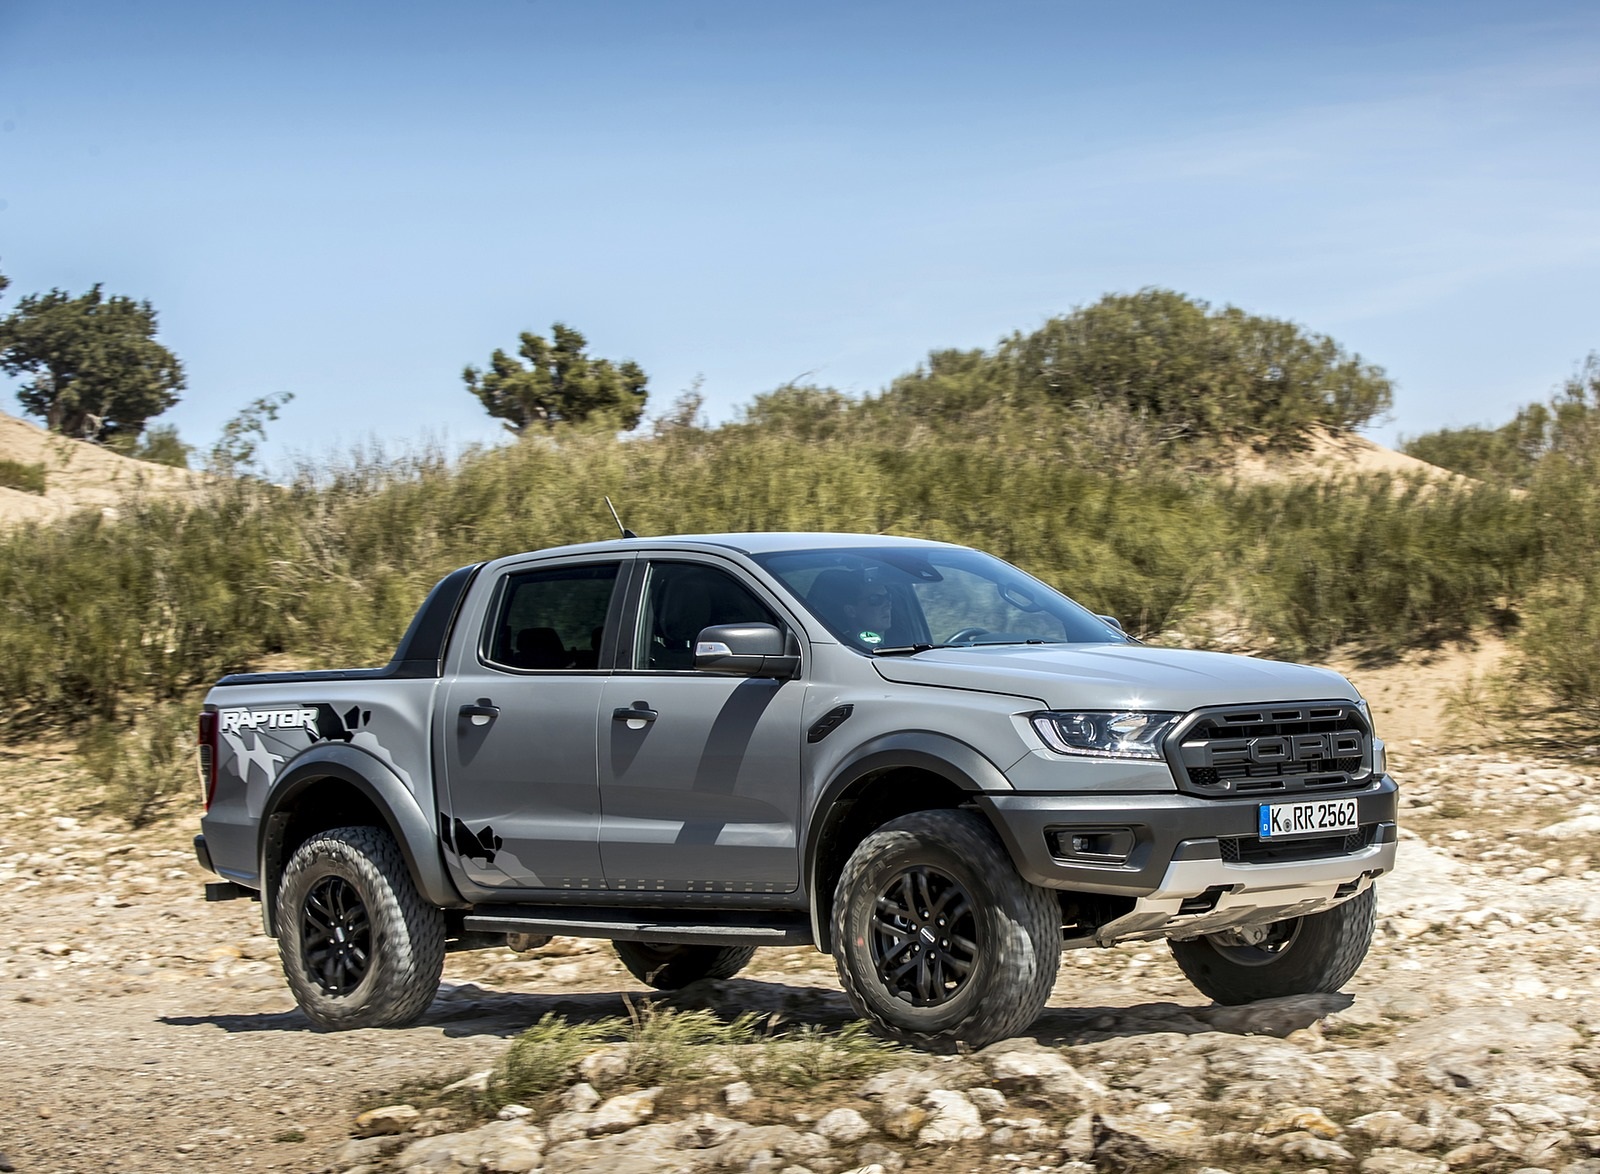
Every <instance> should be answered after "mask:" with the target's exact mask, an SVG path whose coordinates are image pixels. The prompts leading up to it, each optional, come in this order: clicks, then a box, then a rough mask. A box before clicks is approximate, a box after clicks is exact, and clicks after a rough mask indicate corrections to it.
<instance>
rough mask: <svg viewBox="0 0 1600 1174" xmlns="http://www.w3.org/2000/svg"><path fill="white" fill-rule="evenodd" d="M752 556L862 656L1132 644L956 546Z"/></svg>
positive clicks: (1026, 578)
mask: <svg viewBox="0 0 1600 1174" xmlns="http://www.w3.org/2000/svg"><path fill="white" fill-rule="evenodd" d="M755 558H756V561H757V562H759V563H760V564H761V565H762V566H763V567H765V568H766V569H767V570H768V571H769V572H771V573H772V574H773V575H775V576H776V577H777V578H778V579H779V580H781V581H782V582H783V584H784V586H786V587H787V588H788V589H789V590H790V592H792V593H793V594H794V596H795V597H796V598H797V599H799V600H801V601H802V602H803V603H804V604H805V605H806V607H807V608H808V609H809V610H810V611H811V613H812V614H813V615H815V616H816V617H817V619H819V620H821V621H822V622H823V624H825V625H826V626H827V628H828V630H829V631H830V632H832V633H833V634H834V635H835V636H837V637H838V638H839V639H840V640H841V641H842V642H843V643H845V644H848V645H851V646H852V647H854V648H858V649H860V650H861V651H863V652H873V653H883V652H887V651H900V650H910V649H915V648H917V647H918V646H923V647H928V646H939V645H969V644H1029V643H1044V644H1063V643H1073V644H1126V643H1131V642H1132V641H1131V639H1130V638H1129V637H1128V636H1126V635H1124V634H1123V633H1122V632H1120V631H1119V630H1118V629H1116V628H1115V627H1113V626H1112V625H1110V624H1108V623H1106V621H1104V620H1102V619H1101V618H1100V617H1099V616H1096V615H1095V614H1094V613H1092V612H1090V611H1088V610H1086V609H1085V608H1083V607H1080V606H1079V605H1078V604H1076V603H1074V602H1072V600H1070V599H1068V598H1067V597H1066V596H1065V595H1062V594H1061V593H1060V592H1058V591H1056V590H1055V589H1054V588H1052V587H1048V586H1046V585H1045V584H1044V583H1041V582H1040V581H1039V580H1037V579H1035V578H1033V576H1031V575H1026V574H1024V573H1023V572H1021V571H1019V570H1017V568H1016V567H1013V566H1012V565H1011V564H1010V563H1006V562H1002V561H1001V560H1000V559H997V558H995V557H994V556H993V555H989V554H983V553H981V552H979V551H976V550H967V549H965V548H963V547H959V546H952V547H904V546H901V547H893V546H890V547H854V548H852V549H848V550H797V551H785V552H782V553H778V554H762V555H757V556H755Z"/></svg>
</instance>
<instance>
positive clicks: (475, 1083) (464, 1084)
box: [440, 1068, 494, 1092]
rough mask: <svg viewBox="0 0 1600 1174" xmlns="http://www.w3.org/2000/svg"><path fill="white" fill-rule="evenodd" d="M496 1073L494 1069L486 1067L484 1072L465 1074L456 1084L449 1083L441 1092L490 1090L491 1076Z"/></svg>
mask: <svg viewBox="0 0 1600 1174" xmlns="http://www.w3.org/2000/svg"><path fill="white" fill-rule="evenodd" d="M492 1075H494V1069H492V1068H485V1069H484V1070H483V1071H482V1072H474V1073H473V1074H472V1075H471V1076H463V1077H462V1078H461V1079H460V1080H458V1081H456V1082H455V1083H454V1084H447V1085H445V1086H444V1088H443V1089H441V1090H440V1091H441V1092H488V1091H489V1077H491V1076H492Z"/></svg>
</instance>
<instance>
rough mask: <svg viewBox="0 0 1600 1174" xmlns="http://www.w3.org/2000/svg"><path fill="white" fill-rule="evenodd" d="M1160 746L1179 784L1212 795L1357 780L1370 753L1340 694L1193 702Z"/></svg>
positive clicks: (1366, 733) (1356, 715) (1362, 778)
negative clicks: (1262, 701)
mask: <svg viewBox="0 0 1600 1174" xmlns="http://www.w3.org/2000/svg"><path fill="white" fill-rule="evenodd" d="M1168 746H1169V750H1168V755H1169V757H1170V758H1171V759H1173V760H1174V761H1173V767H1174V770H1175V771H1176V772H1177V774H1178V780H1179V784H1180V785H1181V786H1182V787H1183V788H1184V790H1187V791H1190V792H1192V793H1194V794H1197V795H1206V796H1209V797H1215V798H1223V797H1235V796H1240V795H1271V794H1281V793H1284V792H1290V791H1319V790H1330V789H1333V788H1338V787H1349V786H1360V785H1363V784H1365V783H1366V782H1367V781H1368V780H1369V778H1370V769H1369V768H1368V766H1367V764H1368V763H1370V762H1371V761H1372V732H1371V731H1370V730H1369V729H1368V728H1367V725H1366V722H1365V720H1364V719H1363V718H1362V716H1361V711H1360V710H1358V709H1357V708H1356V707H1355V706H1354V705H1353V704H1350V703H1349V702H1342V701H1341V702H1319V703H1313V704H1293V703H1291V704H1286V705H1262V706H1243V707H1238V708H1232V709H1212V710H1201V711H1199V712H1198V713H1195V714H1191V715H1190V716H1189V717H1188V718H1187V719H1185V721H1184V722H1183V724H1181V725H1180V726H1179V727H1178V729H1177V730H1176V731H1175V732H1174V733H1173V735H1172V736H1171V738H1170V739H1169V741H1168Z"/></svg>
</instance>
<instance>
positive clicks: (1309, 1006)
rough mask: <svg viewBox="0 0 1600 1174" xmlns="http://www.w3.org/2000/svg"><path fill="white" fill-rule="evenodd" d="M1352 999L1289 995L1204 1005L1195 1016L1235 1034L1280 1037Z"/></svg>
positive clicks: (1344, 1006) (1331, 996)
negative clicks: (1230, 1004) (1235, 1004)
mask: <svg viewBox="0 0 1600 1174" xmlns="http://www.w3.org/2000/svg"><path fill="white" fill-rule="evenodd" d="M1354 1001H1355V1000H1354V999H1352V998H1351V997H1350V996H1349V995H1341V994H1311V995H1290V996H1288V997H1287V998H1282V999H1263V1000H1261V1001H1260V1002H1259V1003H1246V1004H1244V1005H1243V1006H1240V1007H1206V1008H1204V1009H1202V1010H1200V1011H1196V1012H1195V1017H1196V1018H1198V1019H1203V1020H1205V1021H1206V1022H1208V1023H1210V1024H1211V1026H1212V1027H1214V1028H1216V1029H1217V1030H1218V1031H1227V1032H1232V1033H1234V1034H1237V1035H1271V1036H1277V1037H1278V1038H1280V1039H1281V1038H1283V1037H1284V1036H1286V1035H1288V1034H1289V1033H1290V1032H1293V1031H1299V1030H1300V1029H1301V1028H1303V1027H1309V1026H1311V1024H1313V1023H1316V1022H1317V1021H1318V1020H1320V1019H1325V1018H1327V1017H1328V1016H1329V1015H1332V1014H1333V1013H1334V1012H1336V1011H1343V1010H1344V1009H1345V1008H1347V1007H1349V1006H1350V1004H1351V1003H1353V1002H1354Z"/></svg>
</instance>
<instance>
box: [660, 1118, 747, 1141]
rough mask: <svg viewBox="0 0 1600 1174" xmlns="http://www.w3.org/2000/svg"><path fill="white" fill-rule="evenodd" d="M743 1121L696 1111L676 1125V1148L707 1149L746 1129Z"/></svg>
mask: <svg viewBox="0 0 1600 1174" xmlns="http://www.w3.org/2000/svg"><path fill="white" fill-rule="evenodd" d="M748 1128H749V1126H748V1125H746V1124H745V1123H744V1122H743V1121H731V1120H729V1119H728V1118H727V1117H718V1116H717V1115H716V1114H715V1113H696V1114H695V1115H694V1116H692V1117H687V1118H685V1119H684V1120H683V1121H681V1122H680V1123H679V1125H678V1130H679V1132H678V1148H679V1149H686V1150H708V1149H711V1148H712V1147H714V1146H719V1145H721V1144H722V1143H723V1142H725V1141H728V1140H729V1139H730V1138H732V1137H733V1136H734V1135H735V1134H738V1133H741V1132H743V1131H744V1130H746V1129H748Z"/></svg>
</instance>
